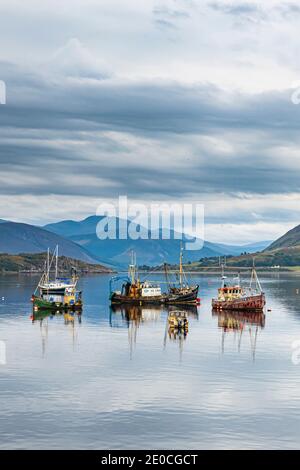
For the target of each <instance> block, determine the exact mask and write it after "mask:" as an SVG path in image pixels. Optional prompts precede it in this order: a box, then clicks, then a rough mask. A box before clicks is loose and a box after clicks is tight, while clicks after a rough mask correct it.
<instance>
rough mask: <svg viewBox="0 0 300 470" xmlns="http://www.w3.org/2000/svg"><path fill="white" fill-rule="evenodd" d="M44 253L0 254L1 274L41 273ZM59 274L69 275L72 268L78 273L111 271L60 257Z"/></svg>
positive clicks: (96, 265) (100, 266)
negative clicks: (65, 273)
mask: <svg viewBox="0 0 300 470" xmlns="http://www.w3.org/2000/svg"><path fill="white" fill-rule="evenodd" d="M45 260H46V253H37V254H24V253H22V254H19V255H9V254H6V253H0V271H1V272H42V271H43V269H44V266H45ZM58 267H59V271H60V272H67V273H69V272H70V271H71V269H72V268H73V267H74V268H76V270H77V271H78V272H79V273H87V272H89V273H109V272H111V270H110V269H109V268H107V267H105V266H102V265H99V264H89V263H85V262H83V261H79V260H77V259H72V258H67V257H66V256H60V257H59V262H58Z"/></svg>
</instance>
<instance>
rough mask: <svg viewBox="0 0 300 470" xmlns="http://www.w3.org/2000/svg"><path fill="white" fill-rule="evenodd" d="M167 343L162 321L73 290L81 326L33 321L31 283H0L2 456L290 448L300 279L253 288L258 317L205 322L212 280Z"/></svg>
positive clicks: (93, 280) (6, 279)
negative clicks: (182, 330)
mask: <svg viewBox="0 0 300 470" xmlns="http://www.w3.org/2000/svg"><path fill="white" fill-rule="evenodd" d="M198 280H199V284H200V288H201V294H200V295H201V299H202V301H201V306H200V308H198V309H189V310H188V312H187V313H188V316H189V331H188V333H187V335H186V336H185V337H184V336H181V337H179V336H177V337H173V336H172V335H169V331H168V328H167V315H168V312H167V311H166V310H165V309H151V308H147V309H142V310H141V309H139V308H134V309H129V311H128V310H127V311H125V310H124V309H123V310H121V311H120V310H118V311H116V312H113V311H110V309H109V305H108V300H107V296H108V277H107V276H91V277H85V278H83V279H82V280H81V284H82V288H83V292H84V310H83V314H82V316H78V315H77V314H75V316H74V317H72V316H67V317H66V316H64V315H54V316H51V315H50V316H48V317H47V316H44V317H41V318H37V319H35V320H33V319H32V318H30V316H31V314H32V313H31V306H30V303H29V299H30V296H31V294H32V291H33V289H34V287H35V285H36V283H37V279H36V278H35V277H29V276H28V277H26V276H3V277H1V278H0V299H2V300H0V340H2V341H5V343H6V350H7V364H6V365H0V436H1V439H0V448H14V449H15V448H26V449H40V448H46V449H55V448H72V449H74V448H80V449H81V448H82V449H95V448H108V449H114V448H145V449H151V448H175V449H176V448H185V449H189V448H190V449H193V448H200V449H201V448H206V449H211V448H298V447H299V444H300V437H299V426H300V412H299V409H300V378H299V377H300V364H299V365H298V366H297V365H294V364H293V363H292V360H291V357H292V346H291V344H292V342H293V341H294V340H300V329H299V326H300V308H299V294H298V293H297V292H299V291H297V289H300V277H297V276H295V275H293V276H288V275H274V276H269V277H265V278H262V279H261V281H262V283H263V286H264V290H265V292H266V296H267V308H268V309H271V310H272V311H271V312H267V311H266V316H265V317H263V316H258V315H251V316H250V317H248V318H244V317H243V316H242V315H239V316H238V317H232V316H230V315H229V316H228V315H227V316H226V315H212V312H211V308H210V301H211V297H213V296H214V295H215V293H216V289H217V287H218V285H219V279H217V278H214V277H212V276H207V277H205V276H199V278H198Z"/></svg>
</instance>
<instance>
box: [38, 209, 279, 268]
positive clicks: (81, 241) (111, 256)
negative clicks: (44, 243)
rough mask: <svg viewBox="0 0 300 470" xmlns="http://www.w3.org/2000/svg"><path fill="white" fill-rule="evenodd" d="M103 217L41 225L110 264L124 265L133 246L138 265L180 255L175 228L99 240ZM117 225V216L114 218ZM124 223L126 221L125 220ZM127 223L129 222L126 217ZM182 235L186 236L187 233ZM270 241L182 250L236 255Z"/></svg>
mask: <svg viewBox="0 0 300 470" xmlns="http://www.w3.org/2000/svg"><path fill="white" fill-rule="evenodd" d="M101 220H102V217H101V216H90V217H87V218H86V219H84V220H81V221H79V222H76V221H74V220H64V221H61V222H57V223H54V224H48V225H46V226H45V227H44V229H46V230H49V231H51V232H53V233H56V234H58V235H60V236H62V237H66V238H69V239H70V240H72V241H73V242H75V243H77V244H78V245H80V246H82V247H84V248H85V250H86V251H88V252H89V253H90V254H91V255H92V256H94V257H96V258H97V259H100V260H102V261H106V262H107V263H110V264H113V265H124V266H125V265H127V264H128V260H129V254H130V252H131V250H134V251H135V252H136V254H137V259H138V263H139V264H140V265H150V266H153V265H158V264H161V263H163V262H165V261H167V262H168V263H171V264H173V263H177V262H178V258H179V250H180V240H179V239H176V238H175V232H173V231H170V239H168V240H165V239H163V238H162V230H159V231H158V232H157V238H158V239H151V238H150V236H149V239H147V240H142V239H138V240H131V239H127V240H120V239H118V233H117V239H116V240H109V239H107V240H100V239H99V238H98V237H97V235H96V227H97V224H98V223H99V222H100V221H101ZM114 221H115V222H116V224H117V227H118V222H119V220H118V219H115V220H114ZM125 223H126V222H125ZM127 224H129V222H128V221H127ZM183 239H185V240H188V238H187V237H184V238H183ZM270 243H271V242H270V241H265V242H259V243H253V244H247V245H240V246H237V245H225V244H219V243H211V242H208V241H205V242H204V244H203V247H202V248H201V249H200V250H194V251H192V250H189V251H185V254H184V256H185V260H186V261H196V260H199V259H200V258H204V257H207V258H208V257H212V256H225V255H239V254H241V253H244V252H245V251H246V252H248V253H252V252H256V251H259V250H262V249H264V248H266V247H267V246H268V245H269V244H270Z"/></svg>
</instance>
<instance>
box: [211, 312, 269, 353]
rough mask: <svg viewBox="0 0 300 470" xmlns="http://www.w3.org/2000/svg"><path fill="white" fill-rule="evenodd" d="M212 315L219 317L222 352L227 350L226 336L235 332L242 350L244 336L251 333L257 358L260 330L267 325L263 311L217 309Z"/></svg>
mask: <svg viewBox="0 0 300 470" xmlns="http://www.w3.org/2000/svg"><path fill="white" fill-rule="evenodd" d="M212 315H213V316H215V317H218V327H219V328H221V329H222V353H224V351H225V336H226V335H228V334H233V335H234V337H235V338H237V349H238V352H240V350H241V344H242V337H243V336H245V334H247V336H248V334H249V337H248V338H249V340H250V347H251V353H252V357H253V360H254V359H255V353H256V344H257V336H258V332H259V331H260V330H262V329H263V328H264V327H265V319H266V316H265V314H264V313H263V312H253V311H246V310H244V311H243V312H240V311H215V310H213V312H212Z"/></svg>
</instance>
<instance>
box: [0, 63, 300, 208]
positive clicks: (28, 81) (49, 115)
mask: <svg viewBox="0 0 300 470" xmlns="http://www.w3.org/2000/svg"><path fill="white" fill-rule="evenodd" d="M6 65H7V64H2V69H3V70H4V71H6V74H4V75H5V77H6V80H7V84H8V89H9V94H10V99H9V101H8V104H7V105H6V106H4V107H1V108H0V124H1V134H0V135H1V144H0V168H1V170H2V171H4V172H7V171H11V174H12V177H11V178H8V179H7V181H6V182H3V183H2V185H1V188H0V191H1V193H2V194H22V193H24V192H26V193H28V194H35V195H39V194H47V193H53V194H58V195H66V194H70V195H76V194H80V195H84V196H91V197H113V196H115V195H116V194H120V193H121V194H122V193H124V192H125V193H127V194H128V195H129V196H131V197H145V198H148V199H149V198H155V196H159V197H176V196H177V197H183V196H189V195H191V196H195V195H197V194H198V193H208V194H209V193H214V192H225V193H230V194H238V193H239V192H247V193H252V194H255V193H258V194H267V193H280V192H285V193H289V192H293V191H294V192H295V191H299V190H300V181H299V176H298V172H297V171H293V169H292V168H291V166H290V164H286V165H285V166H284V165H282V161H280V162H279V161H278V159H276V158H273V156H272V149H276V148H277V146H282V147H284V146H288V145H290V144H291V142H293V143H294V144H296V143H297V142H299V141H300V137H299V136H298V130H299V122H300V108H299V106H295V105H293V104H292V103H291V101H290V92H285V93H275V92H273V93H262V94H259V95H256V96H255V95H254V96H253V95H252V96H247V95H243V94H241V93H240V94H236V93H232V94H228V93H225V92H224V91H222V90H220V89H218V88H217V87H215V86H212V85H209V84H204V85H197V86H196V85H194V86H183V85H180V84H178V83H176V82H170V81H157V82H152V83H147V82H143V81H140V82H133V83H131V82H128V81H121V80H118V79H114V78H111V79H106V80H96V81H95V80H89V79H88V80H86V79H85V80H83V81H76V80H75V81H72V80H71V81H70V80H68V79H67V80H66V79H64V78H62V80H61V81H59V82H57V81H55V80H52V79H51V77H49V80H48V82H47V80H45V79H44V78H43V77H39V75H37V74H30V73H27V74H26V75H24V74H23V72H22V70H18V69H16V68H14V67H12V66H6ZM16 72H18V73H16ZM23 76H25V80H24V82H23V81H22V79H21V77H23ZM24 89H26V95H24V93H23V91H24ZM124 135H125V137H124ZM219 138H222V142H223V141H224V145H225V146H228V147H229V150H226V151H225V153H224V151H223V150H222V146H223V143H222V144H221V148H220V149H219V148H218V139H219ZM139 139H142V141H141V142H140V141H139ZM215 139H217V140H216V143H215ZM145 142H147V144H145ZM299 143H300V142H299ZM157 155H159V160H156V159H155V158H156V157H157ZM288 156H289V155H288V150H287V157H288ZM18 172H22V176H23V182H22V184H20V182H18V181H16V182H14V174H16V173H18ZM62 175H68V177H67V178H64V180H63V178H62ZM32 176H37V177H38V179H39V181H34V182H32V181H31V179H30V177H32ZM26 181H28V183H26Z"/></svg>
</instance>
